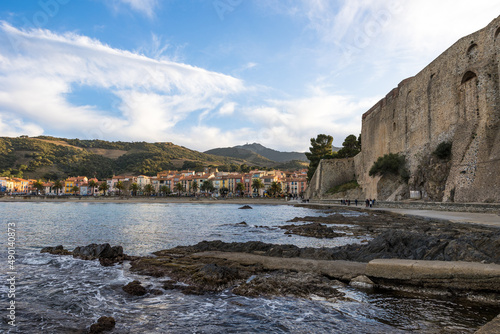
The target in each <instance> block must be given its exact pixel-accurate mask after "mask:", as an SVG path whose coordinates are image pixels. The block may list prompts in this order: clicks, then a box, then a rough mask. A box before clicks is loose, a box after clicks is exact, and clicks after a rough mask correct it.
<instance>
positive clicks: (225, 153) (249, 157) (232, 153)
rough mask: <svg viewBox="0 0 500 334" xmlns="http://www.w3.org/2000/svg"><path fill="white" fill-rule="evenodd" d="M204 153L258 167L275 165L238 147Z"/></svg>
mask: <svg viewBox="0 0 500 334" xmlns="http://www.w3.org/2000/svg"><path fill="white" fill-rule="evenodd" d="M204 153H206V154H212V155H217V156H221V157H230V158H237V159H244V160H246V161H248V162H250V163H251V164H253V165H258V166H264V167H272V166H275V165H276V162H275V161H272V160H270V159H268V158H265V157H263V156H262V155H260V154H257V153H255V152H253V151H251V150H247V149H243V148H238V147H224V148H215V149H212V150H208V151H205V152H204Z"/></svg>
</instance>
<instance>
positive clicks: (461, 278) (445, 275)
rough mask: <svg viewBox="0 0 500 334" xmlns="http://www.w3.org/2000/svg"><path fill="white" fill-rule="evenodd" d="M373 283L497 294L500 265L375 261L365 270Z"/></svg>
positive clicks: (499, 282) (499, 283)
mask: <svg viewBox="0 0 500 334" xmlns="http://www.w3.org/2000/svg"><path fill="white" fill-rule="evenodd" d="M366 276H368V277H370V279H372V280H373V281H374V282H375V283H378V282H383V283H390V282H391V281H393V282H394V283H397V284H408V285H417V286H422V287H431V288H444V289H457V290H466V291H491V292H500V265H497V264H483V263H476V262H453V261H415V260H394V259H377V260H373V261H370V262H369V263H368V265H367V267H366Z"/></svg>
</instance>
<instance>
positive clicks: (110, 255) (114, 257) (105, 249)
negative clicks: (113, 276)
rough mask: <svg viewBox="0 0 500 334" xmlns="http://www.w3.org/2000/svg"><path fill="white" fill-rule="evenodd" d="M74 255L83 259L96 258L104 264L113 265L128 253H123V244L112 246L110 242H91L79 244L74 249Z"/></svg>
mask: <svg viewBox="0 0 500 334" xmlns="http://www.w3.org/2000/svg"><path fill="white" fill-rule="evenodd" d="M73 257H74V258H79V259H82V260H95V259H99V262H100V263H101V265H103V266H111V265H113V264H115V263H118V262H122V261H123V260H124V259H125V257H126V255H125V254H123V247H122V246H114V247H111V246H110V245H109V244H108V243H105V244H101V245H98V244H90V245H88V246H79V247H76V248H75V249H74V250H73Z"/></svg>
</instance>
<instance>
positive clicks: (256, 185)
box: [252, 179, 265, 195]
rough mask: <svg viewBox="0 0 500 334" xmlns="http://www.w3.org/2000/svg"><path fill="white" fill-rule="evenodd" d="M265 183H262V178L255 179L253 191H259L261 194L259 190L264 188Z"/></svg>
mask: <svg viewBox="0 0 500 334" xmlns="http://www.w3.org/2000/svg"><path fill="white" fill-rule="evenodd" d="M264 187H265V186H264V183H262V180H261V179H253V181H252V188H253V192H254V193H257V195H258V194H259V190H260V189H262V188H264Z"/></svg>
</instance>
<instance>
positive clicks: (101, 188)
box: [99, 181, 109, 196]
mask: <svg viewBox="0 0 500 334" xmlns="http://www.w3.org/2000/svg"><path fill="white" fill-rule="evenodd" d="M108 190H109V185H108V183H107V182H106V181H103V182H101V184H100V185H99V191H102V192H104V196H106V191H108Z"/></svg>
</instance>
